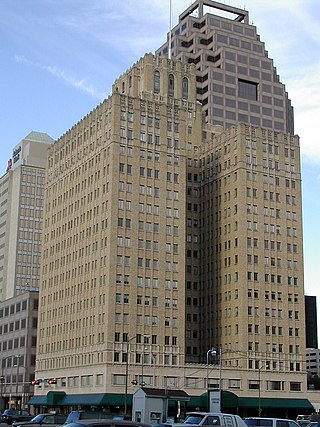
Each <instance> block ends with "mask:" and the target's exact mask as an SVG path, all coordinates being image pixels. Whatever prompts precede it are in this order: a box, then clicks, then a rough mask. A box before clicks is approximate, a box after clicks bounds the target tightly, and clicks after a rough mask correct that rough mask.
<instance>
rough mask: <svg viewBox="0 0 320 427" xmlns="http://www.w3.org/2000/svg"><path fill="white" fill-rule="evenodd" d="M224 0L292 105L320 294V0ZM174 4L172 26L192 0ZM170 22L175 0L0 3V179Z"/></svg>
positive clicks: (311, 284) (77, 114) (309, 249)
mask: <svg viewBox="0 0 320 427" xmlns="http://www.w3.org/2000/svg"><path fill="white" fill-rule="evenodd" d="M224 3H226V4H229V5H233V6H236V7H245V8H246V9H247V10H248V11H249V14H250V22H251V23H253V24H254V25H256V26H257V28H258V33H259V34H260V36H261V40H262V41H264V42H265V44H266V48H267V50H268V52H269V55H270V56H271V57H272V58H273V59H274V64H275V65H276V67H277V70H278V74H280V78H281V81H282V82H283V83H285V84H286V88H287V90H288V93H289V96H290V98H291V100H292V103H293V106H294V108H295V132H296V133H297V134H298V135H299V136H300V138H301V153H302V172H303V216H304V251H305V290H306V294H308V295H317V296H319V295H320V255H319V254H320V251H319V249H318V241H320V227H319V226H318V221H319V218H320V197H319V188H320V141H319V138H320V124H319V123H320V26H319V16H320V2H319V0H268V1H266V0H246V1H245V3H240V2H239V1H238V0H224ZM172 4H173V25H175V24H176V23H177V19H178V15H179V14H180V13H182V12H183V11H184V9H185V8H186V7H188V6H189V5H190V4H191V1H190V0H172ZM168 27H169V0H123V1H120V0H89V1H88V0H0V38H1V43H0V57H1V62H0V65H1V67H0V70H1V79H0V91H1V96H0V129H1V138H0V147H1V158H0V175H2V174H3V173H4V172H5V169H6V164H7V161H8V159H9V158H10V157H11V155H12V148H13V147H14V146H15V145H16V144H17V143H19V141H20V140H21V139H23V138H24V137H25V136H26V135H27V134H28V133H29V132H31V131H32V130H35V131H40V132H46V133H48V134H49V135H50V136H51V137H53V138H55V139H56V138H58V137H59V136H61V135H62V134H63V133H65V132H66V131H67V130H68V129H70V128H71V127H72V126H73V124H75V123H76V122H77V121H78V120H79V119H81V118H82V117H83V116H85V115H86V114H87V113H88V112H90V111H91V110H92V109H93V108H94V107H95V106H96V105H97V104H99V103H100V101H101V100H102V99H103V98H104V97H105V96H107V95H108V94H110V91H111V85H112V83H113V81H114V80H115V79H116V78H117V77H118V76H119V75H120V74H122V72H124V71H125V70H126V69H128V68H129V67H130V66H131V65H132V64H133V63H134V62H136V61H137V60H138V59H139V58H140V57H141V56H143V55H144V53H146V52H154V51H155V50H156V48H158V47H159V46H160V45H161V44H162V43H163V42H164V41H165V38H166V33H167V30H168ZM318 285H319V286H318ZM318 304H319V307H318V311H320V302H319V300H318ZM319 325H320V324H319Z"/></svg>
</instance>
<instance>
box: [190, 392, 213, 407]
mask: <svg viewBox="0 0 320 427" xmlns="http://www.w3.org/2000/svg"><path fill="white" fill-rule="evenodd" d="M207 405H208V397H207V393H204V394H202V395H201V396H190V400H189V402H188V403H187V406H188V407H190V408H202V407H207Z"/></svg>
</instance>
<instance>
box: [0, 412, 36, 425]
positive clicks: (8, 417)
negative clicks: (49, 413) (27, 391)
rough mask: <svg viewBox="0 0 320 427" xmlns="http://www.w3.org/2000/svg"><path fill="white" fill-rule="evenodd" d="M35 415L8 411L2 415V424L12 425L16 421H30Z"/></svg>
mask: <svg viewBox="0 0 320 427" xmlns="http://www.w3.org/2000/svg"><path fill="white" fill-rule="evenodd" d="M32 418H33V415H30V414H29V412H28V411H19V410H18V409H13V408H12V409H6V410H5V411H4V412H3V413H2V415H1V422H2V423H7V424H12V423H13V422H14V421H30V420H31V419H32Z"/></svg>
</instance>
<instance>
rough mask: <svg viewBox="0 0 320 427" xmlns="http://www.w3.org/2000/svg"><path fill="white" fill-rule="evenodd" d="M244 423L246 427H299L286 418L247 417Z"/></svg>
mask: <svg viewBox="0 0 320 427" xmlns="http://www.w3.org/2000/svg"><path fill="white" fill-rule="evenodd" d="M244 422H245V423H246V424H247V426H248V427H299V424H298V423H297V422H296V421H293V420H288V419H286V418H263V417H249V418H245V419H244Z"/></svg>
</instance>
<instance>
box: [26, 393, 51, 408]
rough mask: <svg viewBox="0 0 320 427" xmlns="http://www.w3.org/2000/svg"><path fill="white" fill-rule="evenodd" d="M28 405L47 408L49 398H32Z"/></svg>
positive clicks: (41, 396)
mask: <svg viewBox="0 0 320 427" xmlns="http://www.w3.org/2000/svg"><path fill="white" fill-rule="evenodd" d="M27 405H36V406H46V405H47V396H43V395H39V396H32V397H31V399H30V400H29V402H28V403H27Z"/></svg>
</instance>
